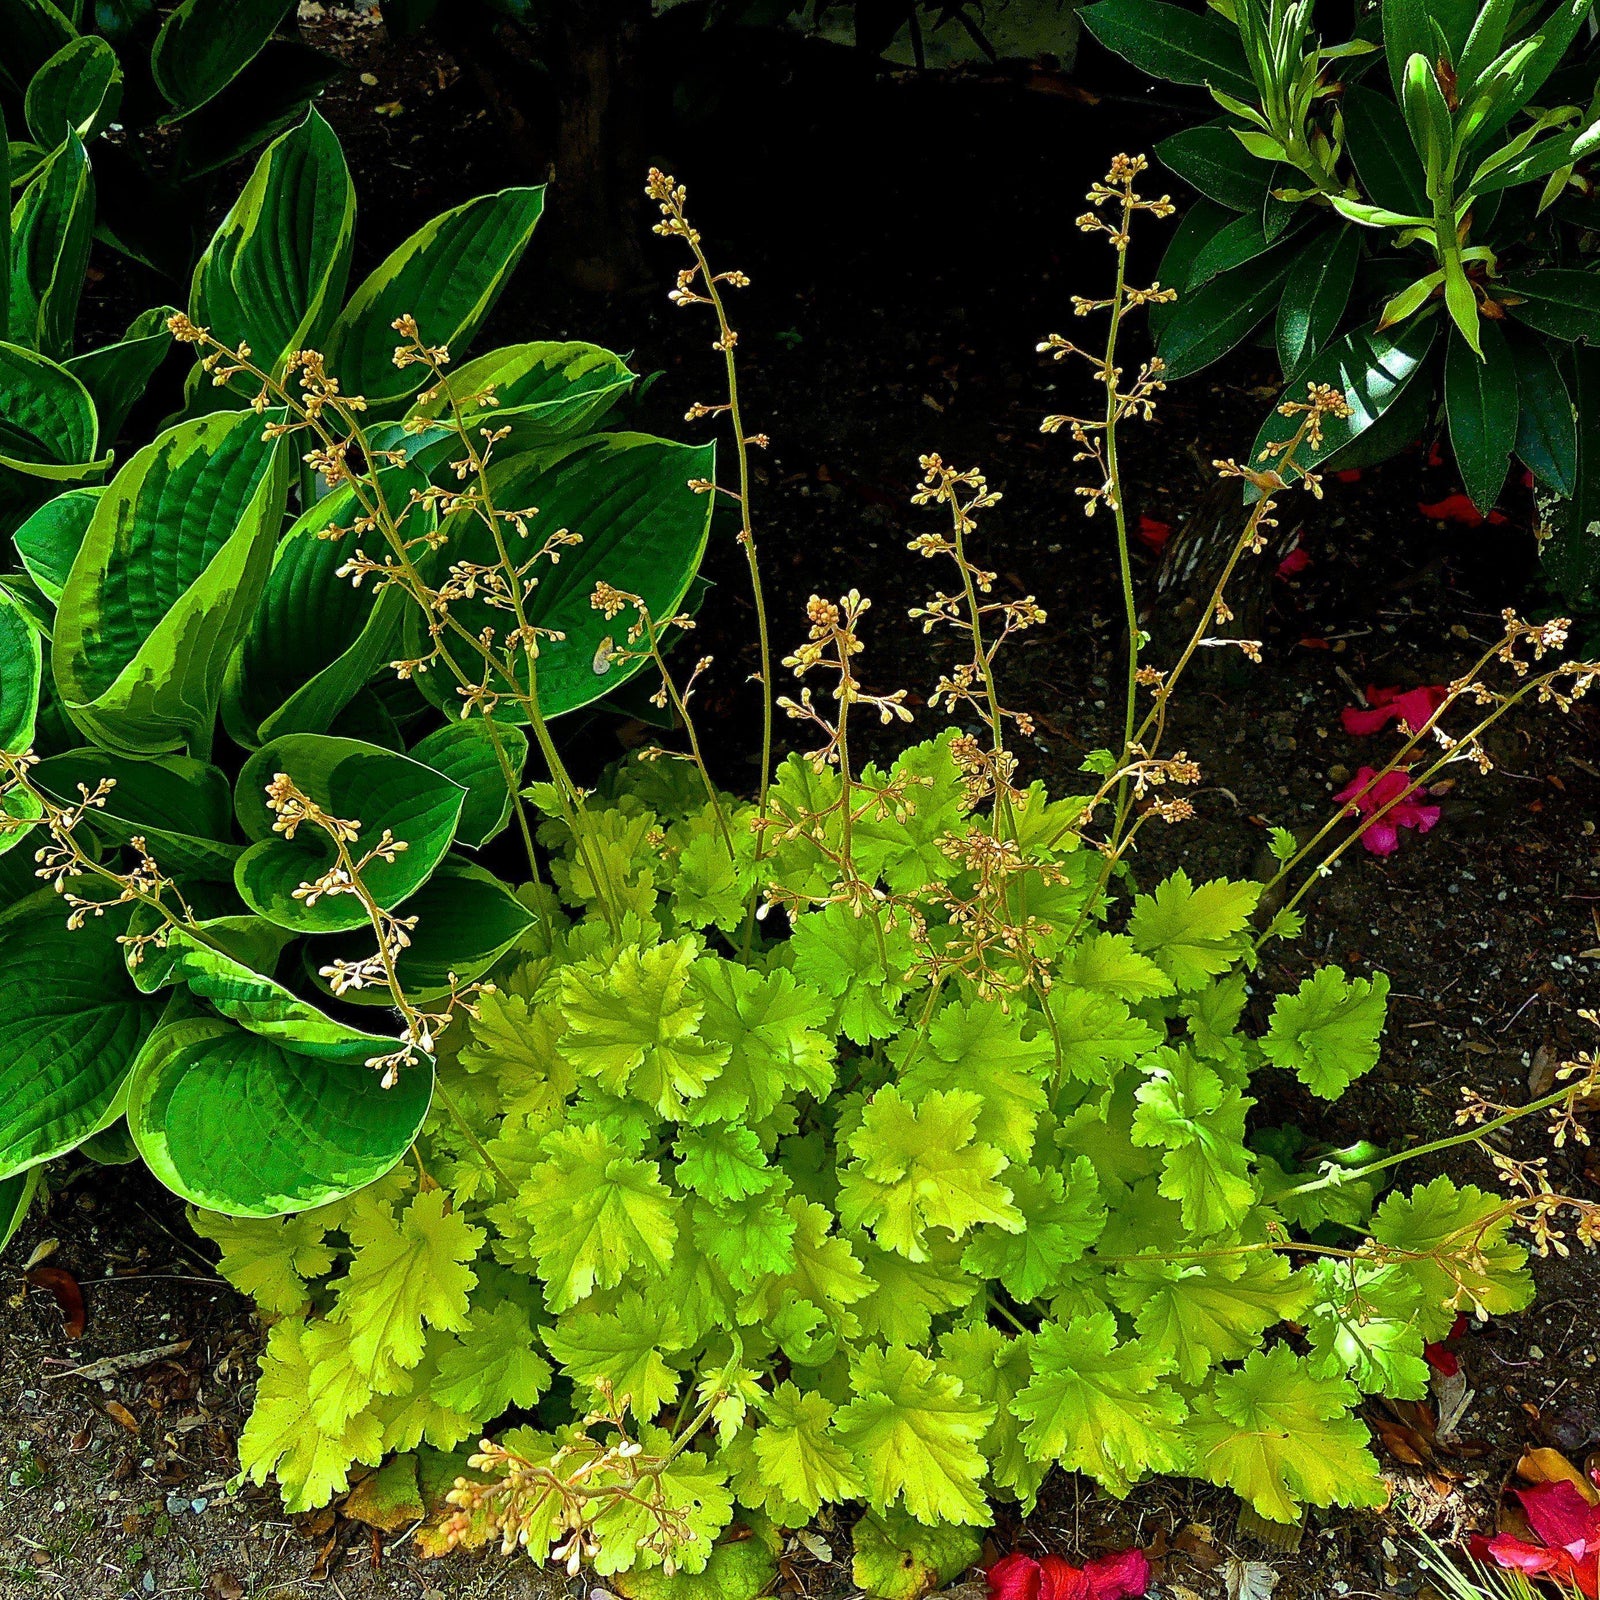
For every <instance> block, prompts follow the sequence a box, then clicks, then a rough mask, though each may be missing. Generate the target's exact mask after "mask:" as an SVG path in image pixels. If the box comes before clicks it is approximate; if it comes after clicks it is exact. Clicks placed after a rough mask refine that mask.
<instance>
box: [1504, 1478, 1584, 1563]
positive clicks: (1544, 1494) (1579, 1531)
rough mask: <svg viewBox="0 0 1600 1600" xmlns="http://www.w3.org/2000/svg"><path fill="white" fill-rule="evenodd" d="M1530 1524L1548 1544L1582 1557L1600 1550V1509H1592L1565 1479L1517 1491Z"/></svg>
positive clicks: (1574, 1486) (1575, 1488) (1537, 1484)
mask: <svg viewBox="0 0 1600 1600" xmlns="http://www.w3.org/2000/svg"><path fill="white" fill-rule="evenodd" d="M1517 1498H1518V1499H1519V1500H1520V1501H1521V1502H1522V1509H1523V1510H1524V1511H1525V1512H1526V1513H1527V1514H1528V1525H1529V1527H1531V1528H1532V1529H1533V1531H1534V1532H1535V1533H1536V1534H1538V1535H1539V1537H1540V1538H1541V1539H1542V1540H1543V1541H1544V1542H1545V1543H1546V1544H1547V1545H1552V1546H1555V1545H1559V1546H1561V1547H1562V1548H1564V1549H1566V1550H1567V1551H1569V1552H1570V1553H1571V1554H1572V1555H1573V1556H1576V1557H1579V1558H1582V1557H1583V1556H1585V1555H1587V1554H1589V1553H1590V1551H1592V1550H1597V1549H1600V1506H1592V1505H1590V1504H1589V1502H1588V1501H1587V1500H1585V1499H1584V1497H1583V1496H1582V1494H1580V1493H1579V1491H1578V1489H1577V1487H1576V1485H1574V1484H1571V1483H1568V1482H1566V1481H1565V1480H1564V1479H1563V1480H1560V1481H1558V1482H1555V1483H1536V1484H1533V1485H1532V1486H1531V1487H1530V1488H1527V1489H1519V1490H1517Z"/></svg>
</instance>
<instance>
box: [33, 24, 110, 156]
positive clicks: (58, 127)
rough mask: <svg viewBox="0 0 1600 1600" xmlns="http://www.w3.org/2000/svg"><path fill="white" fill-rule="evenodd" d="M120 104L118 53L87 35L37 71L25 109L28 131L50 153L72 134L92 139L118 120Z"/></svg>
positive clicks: (101, 41)
mask: <svg viewBox="0 0 1600 1600" xmlns="http://www.w3.org/2000/svg"><path fill="white" fill-rule="evenodd" d="M121 104H122V65H121V63H120V62H119V61H118V60H117V53H116V51H115V50H113V49H112V48H111V46H110V45H109V44H107V43H106V41H105V40H104V39H97V38H95V37H94V35H93V34H87V35H85V36H84V37H82V38H78V39H73V40H72V41H71V42H70V43H68V44H64V45H62V47H61V48H60V49H59V50H58V51H56V53H55V54H54V55H53V56H51V57H50V59H49V60H48V61H47V62H45V64H44V65H43V66H42V67H40V68H39V70H38V71H37V72H36V73H34V75H33V80H32V82H30V83H29V85H28V98H27V102H26V105H25V112H26V115H27V119H28V131H29V132H30V133H31V134H32V135H33V136H34V138H35V139H37V140H38V142H39V143H40V144H42V145H43V146H44V147H45V149H46V150H54V149H55V147H56V146H57V145H58V144H60V143H61V141H62V140H63V139H65V138H66V136H67V134H68V132H69V131H70V132H72V133H75V134H77V135H78V137H79V138H80V139H92V138H93V137H94V136H95V134H97V133H100V132H102V131H103V130H104V128H105V127H106V124H107V123H109V122H112V121H114V120H115V119H116V115H117V108H118V107H119V106H121Z"/></svg>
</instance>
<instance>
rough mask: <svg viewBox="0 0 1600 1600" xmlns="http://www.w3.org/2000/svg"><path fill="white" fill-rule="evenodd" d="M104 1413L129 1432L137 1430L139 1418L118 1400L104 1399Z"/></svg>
mask: <svg viewBox="0 0 1600 1600" xmlns="http://www.w3.org/2000/svg"><path fill="white" fill-rule="evenodd" d="M106 1415H107V1416H108V1417H110V1418H111V1420H112V1421H113V1422H120V1423H121V1424H122V1426H123V1427H124V1428H126V1429H127V1430H128V1432H129V1433H137V1432H138V1431H139V1419H138V1418H137V1417H136V1416H134V1414H133V1413H132V1412H131V1411H130V1410H129V1409H128V1408H127V1407H126V1406H125V1405H123V1403H122V1402H121V1401H120V1400H107V1401H106Z"/></svg>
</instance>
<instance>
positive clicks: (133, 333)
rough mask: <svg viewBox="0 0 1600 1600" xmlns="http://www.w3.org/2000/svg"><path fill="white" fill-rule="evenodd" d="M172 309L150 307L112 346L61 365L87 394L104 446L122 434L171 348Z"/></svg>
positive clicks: (76, 357)
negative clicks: (129, 416)
mask: <svg viewBox="0 0 1600 1600" xmlns="http://www.w3.org/2000/svg"><path fill="white" fill-rule="evenodd" d="M173 310H174V308H173V307H172V306H152V307H151V308H150V310H148V311H141V312H140V313H139V315H138V316H136V317H135V318H134V319H133V321H132V322H130V323H129V324H128V331H127V332H126V333H125V334H123V336H122V337H121V338H120V339H118V340H117V342H116V343H115V344H107V345H102V346H101V347H100V348H99V349H98V350H90V351H87V352H86V353H85V354H83V355H81V356H73V357H71V358H70V359H69V360H67V361H64V362H62V366H64V367H65V368H66V369H67V371H68V372H70V373H71V374H72V375H73V376H74V377H75V378H77V379H78V380H79V381H80V382H81V383H82V384H83V386H84V388H86V389H87V390H88V391H89V398H90V399H91V400H93V401H94V408H95V412H96V413H97V415H98V416H99V418H100V432H101V434H102V436H103V437H104V438H105V440H106V442H107V443H108V444H109V443H110V442H111V441H112V440H114V439H115V438H116V437H117V435H118V434H119V433H121V432H122V424H123V423H124V422H126V421H127V420H128V413H129V412H130V411H131V410H132V409H133V406H134V402H135V401H137V400H138V399H139V397H140V396H141V395H142V394H143V393H144V391H145V388H146V387H147V386H148V384H149V382H150V380H151V378H153V377H154V376H155V371H156V368H157V367H159V366H160V365H161V362H162V359H163V358H164V357H165V355H166V353H167V352H168V351H169V350H170V349H171V348H172V335H171V334H170V333H168V332H167V318H168V317H170V316H171V315H172V313H173Z"/></svg>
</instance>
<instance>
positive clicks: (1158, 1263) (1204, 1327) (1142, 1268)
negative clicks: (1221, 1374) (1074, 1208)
mask: <svg viewBox="0 0 1600 1600" xmlns="http://www.w3.org/2000/svg"><path fill="white" fill-rule="evenodd" d="M1106 1281H1107V1285H1108V1287H1109V1288H1110V1291H1111V1298H1112V1299H1113V1300H1115V1301H1116V1303H1117V1305H1118V1307H1119V1308H1120V1309H1121V1310H1122V1311H1123V1312H1125V1313H1126V1314H1127V1315H1129V1316H1131V1317H1132V1318H1133V1322H1134V1326H1135V1327H1136V1328H1137V1329H1138V1330H1139V1337H1140V1338H1141V1339H1144V1340H1147V1341H1148V1342H1149V1345H1150V1347H1151V1348H1152V1349H1156V1350H1163V1351H1166V1352H1167V1353H1168V1354H1170V1355H1171V1356H1172V1358H1173V1360H1174V1361H1175V1362H1176V1364H1177V1371H1178V1376H1179V1378H1181V1379H1182V1380H1183V1382H1185V1383H1188V1384H1198V1383H1200V1382H1202V1381H1203V1380H1204V1378H1205V1375H1206V1373H1207V1372H1209V1371H1210V1370H1211V1368H1212V1367H1214V1366H1217V1365H1219V1364H1220V1363H1221V1362H1224V1361H1237V1360H1239V1359H1240V1358H1241V1357H1243V1356H1246V1355H1248V1354H1249V1353H1250V1352H1251V1351H1252V1350H1254V1349H1257V1348H1258V1347H1259V1345H1260V1343H1261V1335H1262V1334H1263V1333H1265V1332H1266V1330H1267V1329H1268V1328H1270V1327H1272V1326H1274V1324H1276V1323H1279V1322H1286V1321H1288V1322H1292V1321H1296V1320H1299V1319H1300V1317H1301V1314H1302V1313H1303V1312H1304V1311H1305V1309H1306V1307H1307V1306H1308V1305H1310V1303H1311V1301H1312V1299H1313V1298H1314V1297H1315V1294H1316V1286H1315V1284H1314V1283H1313V1281H1312V1280H1311V1278H1310V1277H1309V1275H1308V1274H1306V1273H1303V1272H1297V1273H1294V1274H1291V1273H1290V1271H1289V1263H1288V1261H1287V1260H1286V1259H1285V1258H1284V1257H1283V1256H1281V1255H1277V1254H1275V1253H1273V1252H1271V1251H1260V1252H1258V1253H1256V1254H1254V1255H1240V1256H1236V1257H1233V1258H1231V1259H1230V1258H1229V1257H1226V1256H1222V1257H1218V1258H1216V1259H1215V1260H1213V1261H1211V1262H1199V1263H1188V1264H1186V1263H1184V1262H1181V1261H1164V1260H1162V1259H1160V1258H1159V1257H1151V1258H1149V1259H1148V1260H1134V1261H1125V1262H1123V1263H1122V1265H1121V1266H1119V1267H1118V1268H1117V1269H1116V1271H1114V1272H1113V1273H1112V1274H1111V1275H1110V1277H1109V1278H1108V1279H1107V1280H1106Z"/></svg>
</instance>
